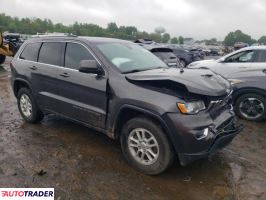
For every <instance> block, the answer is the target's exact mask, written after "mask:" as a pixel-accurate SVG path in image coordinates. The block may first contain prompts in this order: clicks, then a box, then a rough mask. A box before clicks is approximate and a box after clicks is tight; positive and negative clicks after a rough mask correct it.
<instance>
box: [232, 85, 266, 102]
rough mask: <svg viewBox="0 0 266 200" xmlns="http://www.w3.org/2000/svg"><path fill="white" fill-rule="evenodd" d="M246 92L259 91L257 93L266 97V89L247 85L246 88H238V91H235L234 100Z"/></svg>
mask: <svg viewBox="0 0 266 200" xmlns="http://www.w3.org/2000/svg"><path fill="white" fill-rule="evenodd" d="M244 93H257V94H261V95H263V96H265V97H266V91H265V90H263V89H260V88H255V87H246V88H239V89H236V91H235V92H234V93H233V101H234V102H235V101H236V99H237V98H238V97H239V96H240V95H242V94H244Z"/></svg>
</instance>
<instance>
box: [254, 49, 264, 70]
mask: <svg viewBox="0 0 266 200" xmlns="http://www.w3.org/2000/svg"><path fill="white" fill-rule="evenodd" d="M254 68H255V69H258V70H264V71H265V70H266V49H261V50H257V55H256V58H255V60H254V64H253V65H252V69H254Z"/></svg>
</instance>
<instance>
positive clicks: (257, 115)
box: [235, 93, 266, 121]
mask: <svg viewBox="0 0 266 200" xmlns="http://www.w3.org/2000/svg"><path fill="white" fill-rule="evenodd" d="M235 112H236V114H237V115H238V116H239V117H240V118H242V119H245V120H249V121H261V120H263V119H265V117H266V99H265V97H264V96H262V95H259V94H255V93H248V94H244V95H241V96H240V97H238V98H237V100H236V103H235Z"/></svg>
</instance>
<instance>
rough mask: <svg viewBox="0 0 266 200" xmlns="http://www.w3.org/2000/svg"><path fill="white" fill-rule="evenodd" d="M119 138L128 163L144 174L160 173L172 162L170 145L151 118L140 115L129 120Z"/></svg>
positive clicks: (172, 155) (172, 156)
mask: <svg viewBox="0 0 266 200" xmlns="http://www.w3.org/2000/svg"><path fill="white" fill-rule="evenodd" d="M120 140H121V147H122V151H123V154H124V157H125V158H126V160H127V162H128V163H129V165H131V166H132V167H133V168H135V169H137V170H138V171H140V172H142V173H144V174H148V175H157V174H160V173H162V172H163V171H165V170H166V169H167V168H168V167H169V166H170V165H171V164H172V162H173V159H174V153H173V150H172V146H171V144H170V142H169V141H168V138H167V136H166V135H165V133H164V131H163V130H162V128H161V127H160V126H159V125H157V124H156V123H154V122H153V121H152V120H149V119H146V118H142V117H141V118H139V117H138V118H133V119H131V120H129V121H128V122H127V123H126V124H125V125H124V127H123V129H122V133H121V136H120Z"/></svg>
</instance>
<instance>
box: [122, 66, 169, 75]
mask: <svg viewBox="0 0 266 200" xmlns="http://www.w3.org/2000/svg"><path fill="white" fill-rule="evenodd" d="M154 69H167V68H166V67H155V68H148V69H132V70H129V71H126V72H123V74H129V73H136V72H143V71H148V70H154Z"/></svg>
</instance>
